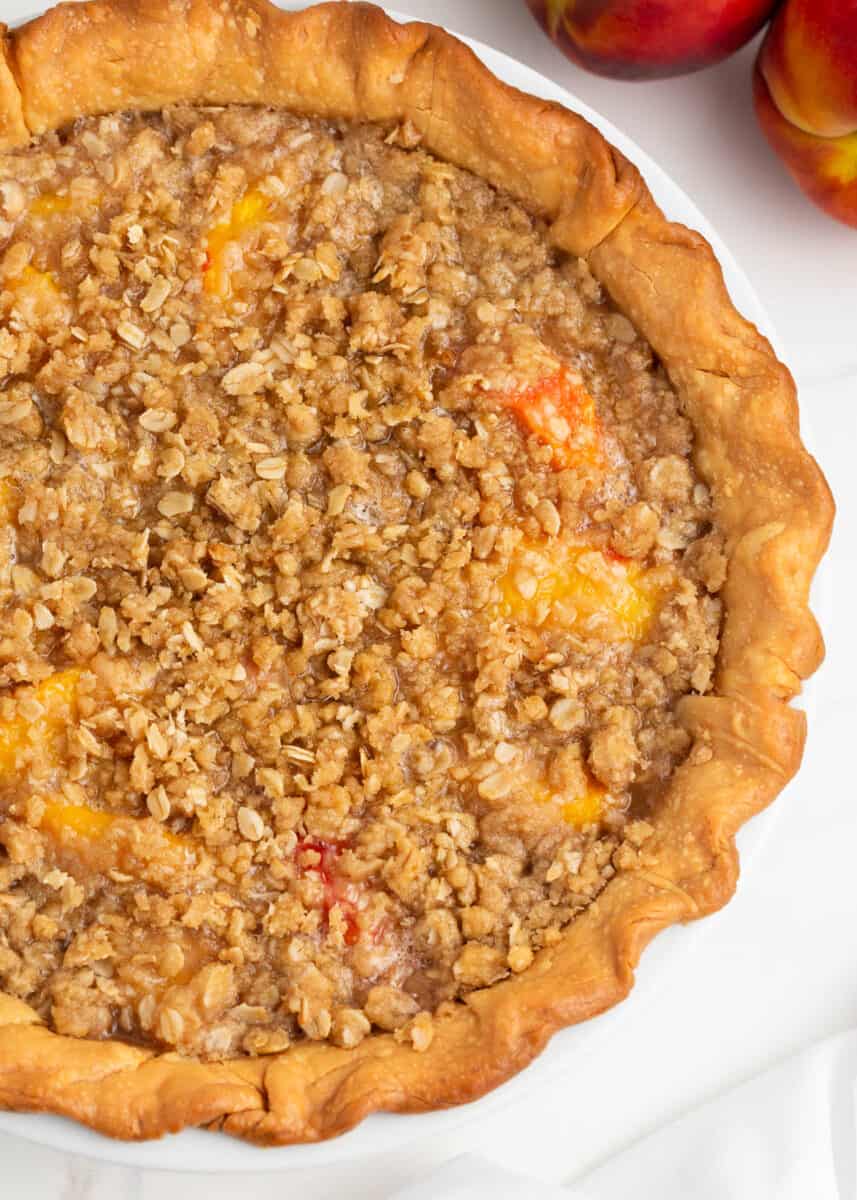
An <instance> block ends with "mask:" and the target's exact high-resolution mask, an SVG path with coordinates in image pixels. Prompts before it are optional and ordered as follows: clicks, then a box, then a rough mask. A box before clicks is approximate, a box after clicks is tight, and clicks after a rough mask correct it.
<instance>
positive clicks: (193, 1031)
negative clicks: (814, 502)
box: [0, 107, 725, 1058]
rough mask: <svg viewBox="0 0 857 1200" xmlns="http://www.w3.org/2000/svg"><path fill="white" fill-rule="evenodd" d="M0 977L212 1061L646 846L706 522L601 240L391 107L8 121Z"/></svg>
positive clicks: (699, 671)
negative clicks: (594, 241) (347, 116)
mask: <svg viewBox="0 0 857 1200" xmlns="http://www.w3.org/2000/svg"><path fill="white" fill-rule="evenodd" d="M0 372H2V375H3V380H4V384H3V390H2V395H0V516H2V526H0V604H2V609H3V620H2V634H0V990H5V991H7V992H9V993H11V994H13V995H15V996H19V997H21V998H22V999H24V1000H26V1001H27V1002H28V1003H30V1004H32V1005H33V1006H34V1007H35V1008H36V1009H37V1010H38V1012H39V1013H40V1014H41V1015H42V1016H43V1017H44V1018H45V1020H46V1021H48V1022H49V1024H50V1026H51V1027H52V1028H53V1029H55V1030H57V1031H58V1032H60V1033H65V1034H70V1035H74V1036H78V1037H108V1036H109V1037H124V1038H127V1039H131V1040H134V1041H143V1042H146V1043H148V1044H152V1045H155V1046H158V1047H160V1048H162V1049H178V1050H179V1051H181V1052H184V1053H188V1054H196V1055H200V1056H202V1057H206V1058H222V1057H225V1056H229V1055H234V1054H236V1053H247V1054H253V1055H255V1054H270V1053H275V1052H278V1051H281V1050H283V1049H285V1048H286V1047H287V1046H288V1045H289V1044H290V1042H293V1041H295V1040H297V1039H299V1038H301V1037H306V1038H313V1039H325V1038H329V1039H330V1040H331V1041H332V1042H334V1043H335V1044H337V1045H339V1046H344V1047H350V1046H355V1045H357V1044H358V1043H359V1042H360V1041H361V1040H362V1039H363V1038H364V1037H365V1036H366V1035H367V1034H368V1033H369V1032H370V1031H371V1029H372V1028H373V1027H374V1028H376V1029H380V1030H387V1031H392V1032H394V1033H395V1035H396V1036H397V1037H398V1038H402V1039H406V1040H407V1041H408V1042H410V1043H411V1044H412V1045H413V1046H414V1048H415V1049H416V1050H424V1049H425V1048H426V1047H427V1046H428V1045H429V1044H430V1042H431V1037H432V1023H431V1014H432V1013H433V1012H434V1011H435V1010H436V1008H437V1007H438V1005H439V1004H441V1003H442V1002H444V1001H452V1000H455V999H457V998H459V997H461V996H462V995H464V994H466V993H467V992H468V991H470V990H472V989H474V988H480V987H484V986H486V985H490V984H491V983H493V982H495V981H497V980H500V979H502V978H504V977H505V976H508V975H509V974H510V973H517V972H520V971H523V970H526V968H527V967H528V966H529V964H530V963H531V962H532V960H533V957H534V954H535V953H536V952H537V951H538V950H539V949H540V948H542V947H544V946H547V945H550V944H552V943H555V942H556V941H557V940H558V939H559V937H560V936H561V932H562V930H563V928H564V927H565V926H566V925H567V924H568V922H569V921H571V920H572V919H573V918H574V916H575V915H576V914H577V913H579V912H580V911H581V910H582V909H583V908H585V907H586V905H587V904H588V903H589V902H590V901H591V900H592V899H593V898H594V897H595V896H596V895H597V894H598V892H599V891H600V890H601V889H602V888H603V887H604V886H605V884H606V883H607V881H608V880H609V879H610V878H611V876H612V875H613V874H615V872H616V871H621V870H633V869H635V867H637V866H639V864H640V862H641V861H642V860H644V859H645V854H646V842H647V839H648V838H649V836H650V835H651V825H650V824H649V822H648V821H647V820H646V818H647V817H648V816H650V815H651V812H652V811H653V810H654V809H656V807H657V803H658V798H659V796H660V794H661V793H662V791H663V786H664V782H665V780H666V779H667V778H668V777H669V775H670V773H671V772H672V770H673V768H674V766H675V764H676V763H677V762H679V761H680V760H681V759H682V758H683V757H684V756H685V755H686V754H687V752H688V749H689V745H688V738H687V735H686V734H685V732H684V731H683V730H682V728H681V727H680V726H679V724H678V722H677V720H676V718H675V713H674V709H675V703H676V700H677V699H678V698H679V697H681V696H682V695H685V694H686V693H688V692H690V691H695V692H704V691H706V690H707V689H708V688H709V686H710V681H711V674H712V670H713V664H714V657H715V654H716V651H717V641H718V628H719V617H720V608H719V601H718V599H717V597H716V593H717V592H718V590H719V588H720V586H721V584H722V582H723V578H724V573H725V560H724V556H723V553H722V548H721V543H720V539H719V536H718V534H717V531H716V529H713V527H712V519H711V511H710V500H709V495H708V492H707V489H706V487H705V485H704V484H703V483H702V482H700V481H699V479H698V478H697V477H696V476H695V474H694V469H693V465H692V462H691V457H690V455H691V448H692V434H691V427H690V424H689V422H688V420H687V419H686V418H685V417H684V416H683V414H682V413H681V411H680V407H679V404H678V400H677V398H676V395H675V393H674V391H673V390H672V388H671V386H670V384H669V382H668V380H667V378H666V376H665V374H664V372H663V370H662V369H661V368H660V366H659V364H658V363H657V362H656V361H655V359H654V358H653V355H652V352H651V350H650V348H649V347H648V346H647V345H646V344H645V343H644V342H643V341H642V339H641V338H640V337H639V336H638V335H637V333H636V331H635V330H634V328H633V327H632V325H631V324H630V323H629V321H628V320H626V318H625V317H624V316H622V315H621V314H619V313H618V312H616V311H615V310H613V309H612V308H611V306H610V304H609V302H608V300H607V298H606V297H605V296H604V294H603V293H602V291H601V289H600V287H599V285H598V284H597V283H596V281H595V280H594V279H593V277H592V276H591V274H590V273H589V271H588V270H587V268H586V265H585V264H584V263H583V262H581V261H578V260H574V259H571V258H569V257H567V256H563V255H560V254H558V253H557V252H556V251H554V250H553V249H552V248H551V246H550V244H549V241H548V238H547V236H546V231H545V229H544V228H543V227H542V225H541V224H540V223H539V222H538V221H537V220H535V219H534V218H533V217H531V216H530V215H528V214H527V212H526V211H525V210H524V209H522V208H521V207H520V206H519V205H518V204H517V203H515V202H513V201H512V200H511V199H510V198H509V197H508V196H504V195H502V194H499V193H497V192H496V191H495V190H494V189H492V188H491V187H489V186H488V185H487V184H486V183H484V182H483V181H481V180H479V179H477V178H474V177H473V176H471V175H469V174H468V173H467V172H465V171H462V170H459V169H457V168H454V167H451V166H449V165H447V164H445V163H442V162H440V161H438V160H437V159H435V158H433V157H431V156H430V155H428V154H426V153H425V152H423V151H422V150H421V149H420V148H419V146H418V144H417V138H416V137H415V135H414V131H413V130H412V129H410V128H409V127H408V126H407V125H405V126H401V127H399V128H397V129H394V130H392V131H390V130H378V129H376V128H371V127H367V126H344V127H340V126H336V125H331V124H327V123H322V122H319V121H310V120H305V119H298V118H296V117H293V116H291V115H289V114H287V113H283V112H278V111H268V110H256V109H248V108H231V109H230V108H227V109H214V108H206V109H199V108H196V109H195V108H188V107H181V108H174V109H171V110H168V111H166V112H164V113H163V114H159V115H157V116H141V115H139V114H131V115H125V116H110V117H105V118H101V119H88V120H83V121H80V122H79V123H78V124H77V125H76V126H75V127H74V128H73V129H72V130H69V131H66V132H65V133H64V134H62V135H59V136H58V135H51V136H46V137H44V138H42V139H40V140H39V141H37V142H36V143H34V144H33V145H32V146H31V147H29V148H28V149H26V150H23V151H20V152H16V153H11V154H6V155H2V156H0Z"/></svg>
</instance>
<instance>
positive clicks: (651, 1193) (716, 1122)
mask: <svg viewBox="0 0 857 1200" xmlns="http://www.w3.org/2000/svg"><path fill="white" fill-rule="evenodd" d="M621 1085H622V1084H621V1080H619V1079H617V1081H616V1086H617V1087H621ZM855 1105H857V1031H855V1032H852V1033H845V1034H840V1035H839V1036H837V1037H833V1038H828V1039H827V1040H825V1041H823V1042H820V1043H818V1045H816V1046H813V1047H811V1048H810V1049H809V1050H805V1051H803V1052H802V1053H801V1054H798V1055H797V1056H795V1057H794V1058H790V1059H788V1060H786V1061H785V1062H784V1063H781V1064H780V1065H779V1066H777V1067H774V1068H772V1069H771V1070H769V1071H766V1072H765V1073H764V1074H762V1075H758V1076H756V1077H755V1078H754V1079H751V1080H749V1081H748V1082H747V1083H744V1084H742V1085H741V1086H739V1087H736V1088H734V1089H732V1090H731V1091H729V1092H726V1093H725V1094H724V1095H722V1096H719V1097H718V1098H717V1099H715V1100H712V1101H710V1102H709V1103H708V1104H704V1105H703V1106H702V1107H701V1108H697V1109H695V1110H694V1111H693V1112H690V1113H688V1114H687V1115H685V1116H683V1117H680V1118H679V1119H678V1120H676V1121H673V1122H672V1123H671V1124H670V1125H667V1126H666V1127H665V1128H663V1129H659V1130H657V1132H655V1133H653V1134H650V1135H649V1136H648V1137H645V1138H643V1139H642V1140H641V1141H639V1142H637V1143H636V1144H635V1145H633V1146H631V1147H630V1148H629V1149H627V1150H623V1151H621V1152H620V1153H619V1154H617V1155H615V1157H614V1158H612V1159H611V1160H610V1161H609V1162H608V1163H606V1164H605V1165H604V1166H602V1167H599V1168H598V1170H596V1171H593V1172H590V1173H589V1174H587V1175H586V1176H585V1177H583V1178H582V1179H580V1180H578V1181H576V1182H575V1183H574V1184H573V1186H571V1187H569V1188H568V1189H566V1188H560V1187H557V1186H555V1185H552V1184H546V1183H543V1182H539V1181H537V1180H536V1179H532V1178H527V1177H525V1176H522V1175H517V1174H512V1173H510V1172H508V1171H505V1170H503V1169H502V1168H500V1167H497V1166H494V1165H493V1164H491V1163H488V1162H486V1161H485V1160H484V1159H480V1158H477V1157H476V1156H474V1155H464V1156H462V1157H461V1158H457V1159H455V1160H454V1161H453V1162H451V1163H447V1164H446V1166H444V1167H442V1168H441V1169H440V1170H439V1171H437V1172H435V1173H434V1174H433V1175H431V1176H429V1177H428V1178H426V1179H423V1180H421V1181H420V1182H419V1183H416V1184H413V1185H410V1186H408V1187H406V1188H405V1189H404V1190H402V1191H398V1192H396V1193H395V1196H394V1197H393V1198H392V1200H641V1198H645V1200H854V1198H855V1196H857V1124H855V1112H857V1109H856V1108H855Z"/></svg>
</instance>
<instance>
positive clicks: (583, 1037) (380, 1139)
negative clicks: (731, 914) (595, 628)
mask: <svg viewBox="0 0 857 1200" xmlns="http://www.w3.org/2000/svg"><path fill="white" fill-rule="evenodd" d="M392 15H394V16H396V15H397V14H396V13H393V14H392ZM464 40H467V39H464ZM470 44H471V45H473V46H474V49H476V50H477V52H478V53H479V54H480V56H481V57H482V58H483V60H484V61H485V62H486V64H487V65H488V66H489V67H490V68H491V69H492V70H493V71H494V72H495V73H496V74H497V75H498V76H500V77H501V78H504V79H506V80H507V81H509V82H511V83H513V84H515V85H516V86H518V87H521V88H522V89H524V90H526V91H531V92H535V93H538V94H541V95H542V96H545V97H548V98H551V99H556V100H559V101H560V102H562V103H564V104H566V105H567V106H568V107H570V108H574V109H575V110H576V111H578V112H581V113H582V114H583V115H584V116H586V117H587V118H588V119H590V120H591V121H592V122H593V124H595V125H597V126H598V127H599V128H600V129H601V130H602V132H604V134H605V135H606V136H607V137H608V139H609V140H611V141H612V142H614V143H615V144H616V145H617V146H618V147H619V148H620V149H621V150H622V151H623V152H624V153H625V154H627V155H628V157H629V158H631V159H632V160H633V161H635V162H636V163H637V164H638V166H639V167H640V168H641V170H642V172H643V174H644V175H645V176H646V178H647V180H648V182H649V185H650V187H651V189H652V191H653V193H654V195H655V198H656V199H657V200H658V202H659V203H660V204H661V205H662V207H663V208H664V209H665V211H666V212H667V214H668V215H669V216H670V217H671V218H673V219H675V220H678V221H681V222H683V223H686V224H688V225H691V226H693V227H695V228H697V229H699V230H700V231H701V232H703V233H704V234H705V235H706V236H707V237H708V238H709V240H710V241H711V243H712V245H713V246H714V249H715V252H716V253H717V255H718V257H719V258H720V261H721V263H722V264H723V268H724V272H725V274H726V278H727V283H728V286H729V289H730V292H731V293H732V296H733V299H734V301H735V303H736V305H737V306H738V308H739V309H740V310H741V311H742V312H744V313H745V314H746V315H748V316H749V317H751V318H752V319H753V320H755V322H756V323H757V325H759V327H760V328H761V329H762V330H763V331H764V332H766V333H767V334H768V335H769V336H771V335H772V331H771V328H770V323H769V321H768V320H767V318H766V316H765V314H764V312H763V310H762V308H761V306H760V304H759V302H758V300H757V298H756V297H755V294H754V293H753V291H752V287H751V286H750V284H749V282H748V281H747V279H746V277H745V276H744V275H743V274H742V273H741V271H740V270H739V268H738V267H737V266H736V265H735V263H734V260H733V259H732V257H731V255H730V254H729V252H728V251H727V250H726V248H725V247H724V246H723V245H722V243H721V242H720V240H719V239H718V238H717V236H716V234H714V232H713V231H712V230H711V228H710V227H709V226H708V224H707V222H706V221H705V219H704V218H703V217H702V215H701V214H700V213H699V212H698V210H697V209H696V208H695V206H694V205H693V204H692V203H691V202H690V201H689V199H688V198H687V197H686V196H685V195H684V193H683V192H681V190H680V189H679V188H677V187H676V186H675V185H674V184H673V183H672V182H671V181H670V180H669V178H668V177H667V176H666V175H665V174H664V172H663V171H661V170H660V169H659V168H657V166H656V165H655V164H654V163H653V162H652V161H651V160H650V159H649V158H648V157H647V156H646V155H645V154H644V153H643V152H642V151H640V150H639V149H638V148H637V147H636V146H635V145H634V144H633V143H632V142H630V141H629V140H628V139H626V138H624V137H623V136H622V135H621V134H620V133H619V132H618V131H617V130H615V129H614V128H613V127H612V126H611V125H610V124H609V123H608V122H606V121H604V120H603V119H601V118H600V117H598V115H597V114H595V113H593V112H592V111H591V110H590V109H589V108H588V107H587V106H586V105H584V104H582V103H581V102H579V101H577V100H576V99H575V98H574V97H573V96H571V95H569V94H568V93H566V92H564V91H563V90H562V89H560V88H558V87H557V86H555V85H554V84H552V83H550V82H549V81H548V80H546V79H544V78H543V77H541V76H539V75H537V74H536V73H535V72H533V71H531V70H529V69H528V68H526V67H524V66H522V65H521V64H518V63H516V62H514V61H513V60H512V59H509V58H506V57H505V56H504V55H501V54H498V53H497V52H495V51H493V50H491V49H489V48H488V47H485V46H482V45H481V44H478V43H473V42H471V43H470ZM748 840H749V841H752V840H753V834H751V836H750V839H745V840H744V851H745V854H746V850H747V844H748ZM689 938H690V935H689V934H688V932H687V931H678V932H676V931H672V932H670V933H668V934H667V935H664V936H662V937H661V939H659V941H658V943H657V945H656V947H655V948H654V949H653V950H652V951H650V952H649V954H648V955H647V956H646V964H645V967H644V972H645V974H646V975H647V977H648V978H650V979H657V978H658V977H659V975H660V973H661V972H662V971H663V970H664V969H665V968H666V963H667V960H669V959H671V958H675V957H676V956H677V955H678V954H679V950H678V947H679V946H680V945H681V947H682V950H685V948H686V947H687V944H688V941H689ZM681 957H683V954H682V955H681ZM622 1012H623V1010H622V1009H620V1010H617V1011H616V1012H613V1013H610V1014H608V1015H607V1016H606V1017H603V1018H601V1019H599V1020H598V1021H597V1022H593V1023H590V1024H588V1025H586V1026H582V1027H578V1028H576V1029H572V1030H568V1031H566V1032H565V1033H563V1034H561V1035H560V1036H559V1037H558V1038H557V1039H555V1041H554V1043H553V1045H552V1047H551V1049H550V1051H549V1052H548V1053H547V1054H546V1055H545V1056H544V1057H543V1059H541V1060H539V1062H538V1063H536V1064H535V1065H534V1066H533V1067H532V1068H530V1069H529V1070H528V1071H527V1072H526V1073H525V1074H523V1075H522V1076H520V1077H519V1078H518V1079H517V1080H515V1081H513V1082H512V1083H511V1084H509V1085H507V1086H506V1087H505V1088H503V1089H502V1090H501V1091H500V1092H499V1093H494V1094H492V1095H491V1096H490V1097H487V1098H486V1099H484V1100H482V1101H480V1102H478V1104H476V1105H472V1106H470V1107H469V1108H468V1109H467V1110H455V1111H454V1112H452V1113H434V1114H429V1115H425V1116H420V1117H392V1116H376V1117H372V1118H370V1119H369V1120H368V1121H366V1122H365V1123H364V1124H363V1125H362V1126H360V1127H359V1128H358V1129H357V1130H355V1131H353V1132H352V1133H349V1134H347V1135H345V1136H344V1137H342V1138H340V1139H338V1140H337V1141H335V1142H330V1143H325V1144H323V1145H319V1146H314V1147H291V1148H285V1149H280V1150H266V1151H260V1150H259V1149H257V1148H255V1147H252V1146H248V1145H244V1144H243V1143H238V1142H233V1141H230V1140H228V1139H225V1138H215V1137H212V1136H211V1135H209V1134H205V1133H200V1132H194V1131H190V1132H186V1133H183V1134H181V1135H178V1136H177V1137H174V1138H168V1139H164V1140H163V1141H161V1142H157V1143H148V1144H127V1143H118V1142H112V1141H110V1140H108V1139H105V1138H103V1137H101V1136H100V1135H98V1134H95V1133H92V1132H90V1131H88V1130H86V1129H85V1128H83V1127H79V1126H76V1125H73V1124H71V1123H68V1122H65V1121H62V1120H60V1119H57V1118H52V1117H46V1116H43V1115H41V1116H22V1115H18V1116H12V1115H3V1116H0V1129H3V1130H5V1131H7V1132H12V1133H16V1134H18V1135H19V1136H23V1137H26V1138H29V1139H31V1140H34V1141H37V1142H39V1143H42V1144H45V1145H51V1146H54V1147H57V1148H62V1149H65V1150H68V1151H72V1152H75V1153H83V1154H89V1155H92V1156H94V1157H98V1158H102V1159H105V1160H108V1161H114V1162H121V1163H125V1164H134V1165H140V1166H147V1167H160V1168H169V1169H186V1170H241V1171H247V1170H255V1169H260V1170H271V1169H278V1168H283V1167H308V1166H315V1165H321V1164H324V1163H331V1162H335V1161H342V1160H343V1159H344V1158H349V1159H350V1158H352V1157H358V1156H362V1155H365V1154H367V1153H372V1152H376V1151H380V1150H385V1149H390V1148H393V1147H395V1146H398V1145H400V1144H402V1143H403V1142H406V1141H409V1140H411V1139H412V1138H414V1137H422V1136H428V1137H435V1138H436V1137H437V1136H438V1134H439V1133H440V1134H442V1132H443V1130H444V1128H446V1127H447V1123H448V1122H450V1121H452V1122H455V1123H460V1122H461V1121H462V1120H463V1119H465V1117H466V1116H475V1115H477V1114H482V1113H486V1112H488V1111H490V1110H491V1108H492V1107H494V1106H498V1105H505V1104H507V1103H509V1102H511V1101H512V1100H513V1099H515V1098H517V1097H518V1096H520V1095H522V1094H523V1093H522V1092H521V1089H522V1088H529V1089H531V1090H532V1089H533V1088H537V1087H538V1079H539V1077H540V1075H541V1073H542V1072H544V1071H549V1072H551V1073H553V1072H555V1071H557V1070H558V1069H559V1068H560V1064H561V1063H566V1064H567V1063H568V1062H569V1060H570V1057H571V1058H574V1059H575V1060H579V1058H580V1056H581V1055H582V1054H584V1053H586V1052H588V1051H590V1050H591V1049H592V1048H593V1047H594V1046H595V1045H596V1044H597V1043H598V1038H599V1036H604V1032H605V1030H608V1029H609V1028H611V1027H612V1025H613V1023H614V1022H617V1021H621V1020H622Z"/></svg>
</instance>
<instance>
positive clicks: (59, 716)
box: [0, 668, 81, 775]
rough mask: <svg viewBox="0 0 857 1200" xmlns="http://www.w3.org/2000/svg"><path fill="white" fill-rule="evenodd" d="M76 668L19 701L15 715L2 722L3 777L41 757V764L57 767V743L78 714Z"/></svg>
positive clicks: (0, 752) (53, 677)
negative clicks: (35, 756) (29, 761)
mask: <svg viewBox="0 0 857 1200" xmlns="http://www.w3.org/2000/svg"><path fill="white" fill-rule="evenodd" d="M80 675H81V672H80V671H79V670H78V669H77V668H72V669H70V670H68V671H60V672H59V673H58V674H56V675H51V676H50V677H49V678H48V679H46V680H45V681H44V682H43V683H40V684H39V685H38V686H37V687H35V688H34V689H33V691H32V692H31V693H30V695H29V696H27V697H25V698H22V699H20V700H18V702H17V708H18V712H16V713H15V714H14V715H13V716H11V717H9V718H7V719H6V720H0V775H7V774H11V773H12V772H13V771H15V769H16V768H17V766H18V765H19V763H20V761H21V760H22V759H23V758H25V757H29V758H32V757H33V756H34V755H36V754H38V756H39V757H40V759H41V760H42V762H47V763H48V764H49V765H58V763H59V756H58V754H57V750H58V741H59V739H60V736H61V734H62V732H63V730H64V729H65V728H66V726H67V725H68V724H69V722H70V721H72V720H73V719H74V717H75V715H76V712H77V685H78V683H79V681H80Z"/></svg>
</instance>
